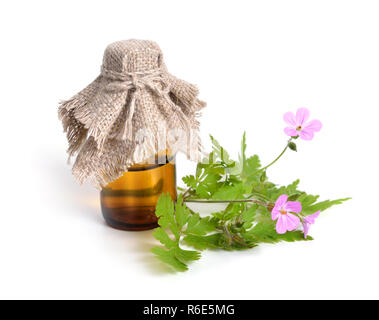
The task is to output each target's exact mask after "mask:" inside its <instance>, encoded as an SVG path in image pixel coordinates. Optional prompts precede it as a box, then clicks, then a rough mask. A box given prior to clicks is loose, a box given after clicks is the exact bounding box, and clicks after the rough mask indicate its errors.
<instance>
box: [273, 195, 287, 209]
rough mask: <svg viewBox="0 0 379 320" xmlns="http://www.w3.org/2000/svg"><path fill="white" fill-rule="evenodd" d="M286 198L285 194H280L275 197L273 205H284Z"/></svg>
mask: <svg viewBox="0 0 379 320" xmlns="http://www.w3.org/2000/svg"><path fill="white" fill-rule="evenodd" d="M287 199H288V196H287V195H286V194H282V195H281V196H280V197H279V198H278V199H276V202H275V207H276V206H278V207H284V205H285V204H286V202H287Z"/></svg>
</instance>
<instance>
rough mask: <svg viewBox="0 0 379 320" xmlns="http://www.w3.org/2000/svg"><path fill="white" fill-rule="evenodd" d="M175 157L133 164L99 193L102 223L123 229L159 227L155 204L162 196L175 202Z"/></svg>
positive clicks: (164, 157)
mask: <svg viewBox="0 0 379 320" xmlns="http://www.w3.org/2000/svg"><path fill="white" fill-rule="evenodd" d="M174 161H175V158H174V157H171V156H169V154H168V153H167V152H166V153H165V154H164V155H156V156H155V158H154V159H153V161H151V160H150V161H148V163H144V164H136V165H133V166H132V167H130V168H129V170H128V171H127V172H125V173H124V174H123V175H122V176H121V177H120V178H118V179H117V180H115V181H113V182H111V183H110V184H108V185H107V186H106V187H104V188H103V189H102V191H101V194H100V198H101V209H102V212H103V216H104V219H105V221H106V222H107V223H108V224H109V225H110V226H111V227H114V228H117V229H122V230H135V231H138V230H147V229H153V228H155V227H157V226H158V223H157V221H158V219H157V217H156V216H155V205H156V203H157V201H158V198H159V196H160V195H161V194H162V193H167V192H168V193H169V194H170V195H171V198H172V199H173V200H176V173H175V162H174Z"/></svg>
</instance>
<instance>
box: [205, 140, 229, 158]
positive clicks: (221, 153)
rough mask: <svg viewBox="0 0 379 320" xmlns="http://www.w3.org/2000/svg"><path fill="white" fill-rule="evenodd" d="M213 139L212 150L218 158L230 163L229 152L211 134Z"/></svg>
mask: <svg viewBox="0 0 379 320" xmlns="http://www.w3.org/2000/svg"><path fill="white" fill-rule="evenodd" d="M210 138H211V141H212V151H213V154H214V156H215V157H216V158H219V159H221V161H222V162H225V163H226V164H228V163H229V162H230V157H229V154H228V152H227V151H226V150H225V149H224V148H223V147H222V146H221V145H220V144H219V143H218V141H217V140H216V139H215V138H213V137H212V136H210Z"/></svg>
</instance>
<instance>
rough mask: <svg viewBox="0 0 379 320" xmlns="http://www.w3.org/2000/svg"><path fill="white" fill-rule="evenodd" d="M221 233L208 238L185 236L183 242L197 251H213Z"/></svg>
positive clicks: (216, 246)
mask: <svg viewBox="0 0 379 320" xmlns="http://www.w3.org/2000/svg"><path fill="white" fill-rule="evenodd" d="M221 236H222V234H221V233H215V234H211V235H208V236H197V235H193V234H190V235H187V236H185V237H184V239H183V240H184V241H185V242H186V243H187V244H188V245H189V246H191V247H194V248H195V249H197V250H205V249H214V248H218V247H219V246H218V243H219V240H220V237H221Z"/></svg>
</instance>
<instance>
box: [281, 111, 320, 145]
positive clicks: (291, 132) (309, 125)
mask: <svg viewBox="0 0 379 320" xmlns="http://www.w3.org/2000/svg"><path fill="white" fill-rule="evenodd" d="M283 118H284V121H285V122H287V123H288V124H289V125H290V127H286V128H285V129H284V132H285V134H286V135H288V136H290V137H297V136H300V138H301V139H304V140H312V139H313V135H314V133H315V132H318V131H320V130H321V127H322V123H321V122H320V121H319V120H312V121H309V122H307V120H308V118H309V110H308V109H306V108H300V109H297V111H296V116H295V115H294V114H293V113H292V112H287V113H285V114H284V116H283Z"/></svg>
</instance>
